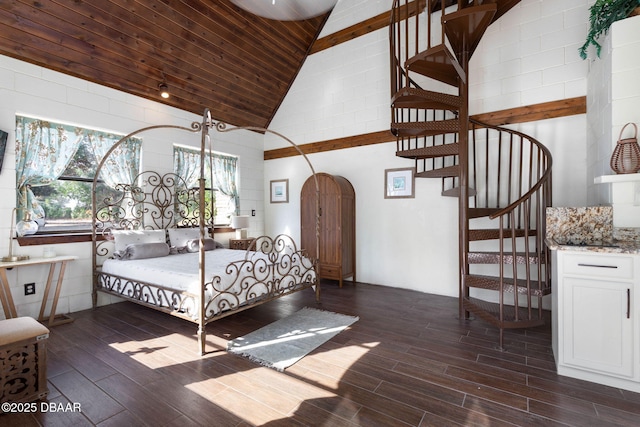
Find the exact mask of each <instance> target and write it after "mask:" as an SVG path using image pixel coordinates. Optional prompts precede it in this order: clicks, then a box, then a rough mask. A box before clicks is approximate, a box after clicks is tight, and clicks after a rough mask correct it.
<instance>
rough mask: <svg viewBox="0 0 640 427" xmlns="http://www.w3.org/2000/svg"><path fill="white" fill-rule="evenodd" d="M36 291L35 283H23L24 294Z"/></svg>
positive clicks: (31, 293)
mask: <svg viewBox="0 0 640 427" xmlns="http://www.w3.org/2000/svg"><path fill="white" fill-rule="evenodd" d="M35 293H36V284H35V283H25V284H24V294H25V295H33V294H35Z"/></svg>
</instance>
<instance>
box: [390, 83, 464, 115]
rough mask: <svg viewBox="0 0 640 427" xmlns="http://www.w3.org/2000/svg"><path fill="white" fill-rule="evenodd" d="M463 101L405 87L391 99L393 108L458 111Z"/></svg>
mask: <svg viewBox="0 0 640 427" xmlns="http://www.w3.org/2000/svg"><path fill="white" fill-rule="evenodd" d="M461 104H462V99H461V98H460V96H458V95H450V94H448V93H442V92H434V91H430V90H424V89H420V88H415V87H404V88H402V89H400V90H399V91H397V92H396V93H395V94H394V95H393V96H392V97H391V107H392V108H421V109H433V110H447V109H452V110H458V109H459V108H460V106H461Z"/></svg>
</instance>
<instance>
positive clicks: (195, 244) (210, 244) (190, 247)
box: [186, 237, 224, 252]
mask: <svg viewBox="0 0 640 427" xmlns="http://www.w3.org/2000/svg"><path fill="white" fill-rule="evenodd" d="M186 246H187V252H198V250H199V249H200V243H199V239H193V240H189V241H187V245H186ZM223 247H224V246H223V245H222V244H221V243H219V242H216V241H215V240H213V239H211V238H209V237H206V238H205V239H204V250H205V251H212V250H214V249H218V248H223Z"/></svg>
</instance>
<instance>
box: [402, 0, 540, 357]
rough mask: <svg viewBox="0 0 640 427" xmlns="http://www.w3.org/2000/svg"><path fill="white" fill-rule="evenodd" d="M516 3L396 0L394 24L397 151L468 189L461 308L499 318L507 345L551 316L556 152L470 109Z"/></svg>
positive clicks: (451, 185) (448, 190) (420, 169)
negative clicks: (487, 52) (471, 72)
mask: <svg viewBox="0 0 640 427" xmlns="http://www.w3.org/2000/svg"><path fill="white" fill-rule="evenodd" d="M443 2H444V7H442V5H443ZM516 3H517V1H515V0H510V1H508V0H507V1H499V0H498V1H496V0H494V1H478V0H476V1H462V0H459V1H451V0H450V1H444V0H442V1H440V0H416V1H413V2H409V1H408V0H396V1H395V2H394V4H393V8H392V13H391V24H390V31H389V34H390V50H391V51H390V53H391V109H392V123H391V131H392V132H393V133H394V134H395V135H396V137H397V153H396V154H397V155H398V156H401V157H406V158H410V159H413V160H414V162H415V165H416V169H417V177H422V178H440V179H441V180H442V194H443V195H452V196H458V197H459V217H460V226H459V246H460V272H461V274H460V284H459V285H460V298H459V300H460V315H461V317H465V318H468V317H469V315H470V314H471V313H473V314H474V315H475V316H477V317H479V318H481V319H484V320H485V321H488V322H489V323H491V324H493V325H495V326H497V327H498V328H499V329H500V347H503V330H504V329H507V328H515V327H529V326H534V325H538V324H541V323H542V322H543V317H542V297H543V296H544V295H547V294H548V293H549V292H550V287H549V283H550V282H549V276H550V268H549V264H548V263H549V253H548V249H547V248H546V246H545V244H544V235H545V233H544V227H545V211H546V207H547V206H549V205H550V204H551V164H552V160H551V155H550V153H549V151H548V150H547V149H546V147H544V145H542V144H541V143H540V142H539V141H537V140H536V139H534V138H532V137H530V136H528V135H525V134H523V133H521V132H517V131H514V130H509V129H506V128H500V127H496V126H490V125H487V124H483V123H480V122H477V121H474V120H471V119H470V118H469V113H468V81H467V78H468V63H469V58H470V57H471V55H472V54H473V51H474V50H475V48H476V47H477V46H478V43H479V41H480V39H481V37H482V34H483V33H484V31H485V30H486V28H487V27H488V26H489V25H490V23H491V22H493V20H494V19H496V17H497V16H501V15H502V14H504V13H505V12H506V11H507V10H508V9H510V8H511V7H513V6H514V5H515V4H516ZM427 87H428V88H429V90H425V89H424V88H427ZM460 196H462V197H460ZM490 245H492V247H489V246H490ZM487 301H489V302H487Z"/></svg>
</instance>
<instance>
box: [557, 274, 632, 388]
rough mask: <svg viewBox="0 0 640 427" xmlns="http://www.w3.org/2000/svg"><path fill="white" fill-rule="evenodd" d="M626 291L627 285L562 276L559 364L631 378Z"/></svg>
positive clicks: (628, 309) (629, 319)
mask: <svg viewBox="0 0 640 427" xmlns="http://www.w3.org/2000/svg"><path fill="white" fill-rule="evenodd" d="M630 288H631V284H630V283H623V282H614V281H608V280H598V279H595V280H592V279H585V278H576V277H566V276H565V278H564V291H563V292H564V294H563V297H564V303H565V304H564V309H565V312H564V314H563V319H564V328H563V332H562V333H564V337H563V340H562V341H563V346H564V349H563V350H564V351H563V355H564V361H563V363H565V364H567V365H573V366H575V367H580V368H586V369H587V370H590V371H599V372H604V373H608V374H612V375H616V376H620V377H631V376H633V327H632V316H631V310H632V309H633V307H632V300H631V289H630Z"/></svg>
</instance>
